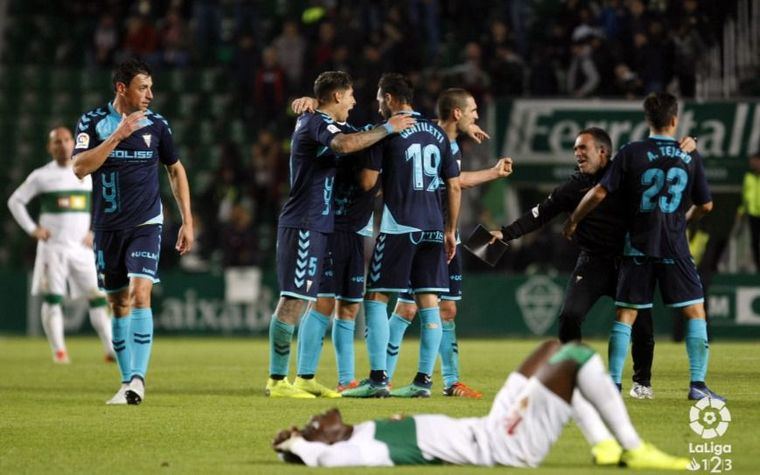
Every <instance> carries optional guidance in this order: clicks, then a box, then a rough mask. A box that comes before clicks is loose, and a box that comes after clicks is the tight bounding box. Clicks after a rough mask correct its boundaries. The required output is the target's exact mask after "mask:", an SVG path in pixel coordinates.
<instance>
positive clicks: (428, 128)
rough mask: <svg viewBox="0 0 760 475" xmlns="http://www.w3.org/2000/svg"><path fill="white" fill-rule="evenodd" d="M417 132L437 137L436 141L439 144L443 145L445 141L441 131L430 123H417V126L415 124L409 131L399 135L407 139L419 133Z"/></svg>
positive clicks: (406, 130)
mask: <svg viewBox="0 0 760 475" xmlns="http://www.w3.org/2000/svg"><path fill="white" fill-rule="evenodd" d="M417 132H427V133H429V134H430V135H432V136H433V137H435V139H436V140H437V141H438V142H440V143H443V140H444V139H443V134H442V133H441V131H440V130H439V129H438V128H437V127H435V126H434V125H433V124H431V123H429V122H417V123H416V124H414V125H413V126H411V127H409V128H408V129H405V130H403V131H402V132H400V134H399V135H401V137H402V138H407V137H409V136H410V135H412V134H414V133H417Z"/></svg>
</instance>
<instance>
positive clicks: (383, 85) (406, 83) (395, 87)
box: [377, 73, 414, 104]
mask: <svg viewBox="0 0 760 475" xmlns="http://www.w3.org/2000/svg"><path fill="white" fill-rule="evenodd" d="M377 86H378V87H379V88H380V93H381V94H390V95H391V96H392V97H393V98H394V99H396V100H397V101H399V102H401V103H402V104H411V103H412V99H413V98H414V87H413V86H412V81H410V80H409V79H408V78H407V77H406V76H404V75H403V74H398V73H385V74H383V75H382V77H380V82H378V84H377Z"/></svg>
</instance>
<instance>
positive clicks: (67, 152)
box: [47, 127, 74, 166]
mask: <svg viewBox="0 0 760 475" xmlns="http://www.w3.org/2000/svg"><path fill="white" fill-rule="evenodd" d="M47 150H48V153H49V154H50V156H51V157H53V160H55V161H56V163H58V165H60V166H65V165H68V164H70V161H71V152H73V151H74V137H73V136H72V135H71V131H70V130H69V129H67V128H66V127H55V128H53V129H51V130H50V132H49V133H48V143H47Z"/></svg>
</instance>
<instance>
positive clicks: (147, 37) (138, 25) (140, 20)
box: [122, 15, 159, 65]
mask: <svg viewBox="0 0 760 475" xmlns="http://www.w3.org/2000/svg"><path fill="white" fill-rule="evenodd" d="M122 54H123V56H124V57H125V58H129V57H138V58H142V59H143V60H144V61H145V62H146V63H148V64H150V65H156V64H157V63H158V62H159V56H158V34H157V33H156V29H155V28H154V27H153V24H152V23H151V21H150V18H148V16H147V15H138V16H132V17H130V18H128V19H127V33H126V35H125V37H124V46H123V51H122Z"/></svg>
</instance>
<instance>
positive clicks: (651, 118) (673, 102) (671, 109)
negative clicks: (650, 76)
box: [644, 92, 678, 130]
mask: <svg viewBox="0 0 760 475" xmlns="http://www.w3.org/2000/svg"><path fill="white" fill-rule="evenodd" d="M644 115H645V116H646V119H647V122H648V123H649V125H650V126H651V127H652V128H653V129H655V130H662V129H664V128H665V127H667V126H668V125H669V124H670V121H671V120H673V117H675V116H677V115H678V99H676V96H674V95H673V94H670V93H669V92H653V93H650V94H649V95H648V96H647V97H646V99H644Z"/></svg>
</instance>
